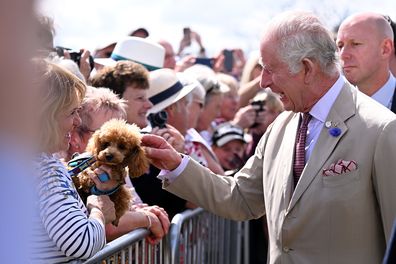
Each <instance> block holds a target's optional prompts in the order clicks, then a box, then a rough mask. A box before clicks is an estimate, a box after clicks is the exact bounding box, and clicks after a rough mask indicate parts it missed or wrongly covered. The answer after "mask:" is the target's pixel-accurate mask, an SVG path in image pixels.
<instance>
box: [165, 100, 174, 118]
mask: <svg viewBox="0 0 396 264" xmlns="http://www.w3.org/2000/svg"><path fill="white" fill-rule="evenodd" d="M164 110H165V111H166V113H167V114H168V119H169V118H170V117H172V116H173V113H174V111H176V104H175V103H173V104H171V105H170V106H168V107H167V108H165V109H164Z"/></svg>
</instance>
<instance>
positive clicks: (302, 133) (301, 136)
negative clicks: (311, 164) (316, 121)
mask: <svg viewBox="0 0 396 264" xmlns="http://www.w3.org/2000/svg"><path fill="white" fill-rule="evenodd" d="M311 118H312V116H311V115H310V114H309V113H304V114H303V118H302V122H301V126H300V128H299V129H298V132H297V139H296V146H295V150H294V151H295V153H294V154H295V155H294V164H293V175H294V188H296V185H297V183H298V180H299V179H300V176H301V173H302V171H303V170H304V166H305V140H306V138H307V131H308V123H309V121H310V120H311Z"/></svg>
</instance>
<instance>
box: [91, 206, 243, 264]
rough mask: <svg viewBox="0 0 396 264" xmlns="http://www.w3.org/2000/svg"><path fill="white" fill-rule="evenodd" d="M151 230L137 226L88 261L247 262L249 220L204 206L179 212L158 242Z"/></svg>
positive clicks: (159, 263) (148, 263)
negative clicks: (238, 219)
mask: <svg viewBox="0 0 396 264" xmlns="http://www.w3.org/2000/svg"><path fill="white" fill-rule="evenodd" d="M148 234H149V231H147V230H145V229H137V230H134V231H132V232H130V233H128V234H126V235H123V236H122V237H120V238H118V239H116V240H114V241H112V242H110V243H108V244H107V245H106V246H105V247H104V248H103V249H102V250H101V251H99V252H98V253H97V254H96V255H95V256H93V257H92V258H90V259H88V260H87V261H85V262H84V264H93V263H101V264H102V263H108V264H118V263H120V264H124V263H144V264H162V263H164V264H189V263H194V264H195V263H198V264H210V263H213V264H222V263H226V264H242V263H243V264H247V263H249V254H248V252H249V250H248V249H249V244H248V242H249V229H248V222H247V221H246V222H236V221H231V220H228V219H224V218H221V217H219V216H216V215H213V214H211V213H209V212H207V211H205V210H203V209H202V208H197V209H194V210H186V211H184V212H182V213H180V214H177V215H175V217H174V218H173V219H172V224H171V228H170V231H169V234H168V236H166V237H165V238H164V239H163V240H162V241H161V242H160V243H159V244H158V245H155V246H152V245H149V244H148V243H147V242H146V241H145V237H146V236H147V235H148Z"/></svg>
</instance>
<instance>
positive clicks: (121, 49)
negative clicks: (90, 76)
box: [95, 37, 165, 71]
mask: <svg viewBox="0 0 396 264" xmlns="http://www.w3.org/2000/svg"><path fill="white" fill-rule="evenodd" d="M120 60H130V61H133V62H136V63H139V64H141V65H143V66H144V67H146V68H147V69H148V70H149V71H153V70H157V69H160V68H162V67H163V66H164V60H165V49H164V48H163V47H162V46H161V45H159V44H158V43H156V42H154V41H151V40H148V39H144V38H139V37H125V38H123V39H121V40H119V41H117V44H116V46H115V47H114V50H113V53H112V54H111V57H110V58H97V59H95V62H96V63H98V64H101V65H104V66H113V65H114V64H115V63H116V62H117V61H120Z"/></svg>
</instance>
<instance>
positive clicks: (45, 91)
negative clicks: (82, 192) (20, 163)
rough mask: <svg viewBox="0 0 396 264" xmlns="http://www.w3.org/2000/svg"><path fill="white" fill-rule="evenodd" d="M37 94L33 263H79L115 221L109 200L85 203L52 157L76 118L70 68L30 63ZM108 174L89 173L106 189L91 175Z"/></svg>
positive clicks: (78, 90)
mask: <svg viewBox="0 0 396 264" xmlns="http://www.w3.org/2000/svg"><path fill="white" fill-rule="evenodd" d="M35 66H36V70H37V72H36V76H37V77H38V79H39V80H38V85H39V87H40V93H41V94H40V95H41V97H40V98H41V100H42V101H41V113H40V114H41V115H40V126H41V135H40V142H39V143H40V144H39V147H40V149H41V153H40V154H39V155H38V157H37V159H36V162H37V163H36V164H37V166H38V170H39V174H40V175H39V178H38V179H37V180H38V181H37V183H38V185H37V187H38V188H37V190H38V201H37V202H38V204H37V207H38V213H39V214H38V215H37V218H36V223H35V230H34V238H35V241H34V248H35V250H34V252H33V262H38V263H64V262H68V263H80V262H81V260H82V259H87V258H89V257H91V256H93V255H94V254H95V253H96V252H98V251H99V250H100V249H102V248H103V247H104V245H105V243H106V238H105V229H104V226H105V224H106V223H108V222H111V221H112V220H114V219H115V211H114V204H113V203H112V202H111V201H110V199H108V197H107V196H100V197H97V196H90V197H88V201H87V206H85V205H84V204H83V202H82V201H81V199H80V197H79V195H78V193H77V191H76V190H75V188H74V185H73V182H72V179H71V177H70V176H69V174H68V172H67V169H66V167H65V166H64V165H63V163H62V162H61V161H60V160H59V159H58V158H57V157H56V156H55V155H54V153H57V152H59V151H65V150H67V149H68V147H69V141H70V133H71V131H72V130H73V128H74V127H75V126H78V125H79V124H80V122H81V119H80V117H79V114H78V111H79V108H80V104H81V100H82V98H83V97H84V94H85V89H86V87H85V85H84V83H83V82H82V81H80V80H79V79H78V78H77V77H75V76H74V75H73V74H71V73H70V72H68V71H66V70H64V69H62V68H61V67H60V66H57V65H55V64H52V63H50V62H46V61H44V60H37V61H35ZM103 171H105V172H106V173H110V172H109V171H108V169H107V168H106V167H101V168H100V169H98V170H97V171H95V173H93V174H95V175H92V179H93V180H94V182H95V184H96V186H97V188H99V189H101V190H108V189H110V188H112V187H113V186H114V182H111V181H108V182H106V183H101V182H100V181H99V180H98V178H97V175H96V173H102V172H103Z"/></svg>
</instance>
